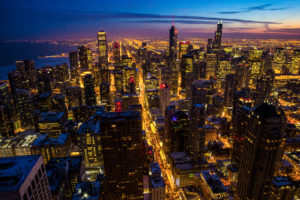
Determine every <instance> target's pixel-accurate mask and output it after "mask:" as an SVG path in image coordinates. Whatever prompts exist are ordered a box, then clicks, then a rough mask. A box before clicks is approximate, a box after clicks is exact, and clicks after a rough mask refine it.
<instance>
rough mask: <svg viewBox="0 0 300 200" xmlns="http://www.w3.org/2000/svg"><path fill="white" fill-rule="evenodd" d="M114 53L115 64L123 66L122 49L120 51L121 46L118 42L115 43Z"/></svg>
mask: <svg viewBox="0 0 300 200" xmlns="http://www.w3.org/2000/svg"><path fill="white" fill-rule="evenodd" d="M113 53H114V61H115V64H116V65H120V64H121V49H120V44H119V43H118V42H114V45H113Z"/></svg>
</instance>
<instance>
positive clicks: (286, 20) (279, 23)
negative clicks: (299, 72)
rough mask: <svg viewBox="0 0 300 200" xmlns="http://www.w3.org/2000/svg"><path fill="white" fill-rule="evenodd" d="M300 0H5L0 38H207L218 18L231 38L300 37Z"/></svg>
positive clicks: (0, 6) (1, 6) (0, 3)
mask: <svg viewBox="0 0 300 200" xmlns="http://www.w3.org/2000/svg"><path fill="white" fill-rule="evenodd" d="M299 10H300V1H299V0H285V1H282V0H280V1H279V0H273V1H271V0H252V1H251V2H250V1H248V0H247V1H246V0H239V1H236V0H223V1H220V0H218V1H217V0H188V1H183V0H181V1H179V0H173V1H166V0H151V1H149V0H139V1H137V0H130V1H128V0H127V1H125V0H120V1H114V0H112V1H103V0H100V1H99V0H88V1H86V0H85V1H84V0H51V1H49V0H8V1H0V26H1V32H0V41H5V40H47V39H53V40H65V39H81V38H94V37H95V35H96V32H97V31H98V30H106V31H107V32H108V35H109V36H110V37H146V38H147V37H149V38H150V37H162V38H164V37H165V38H167V37H168V29H169V27H170V25H171V24H172V21H173V18H174V17H175V24H176V26H177V28H178V30H179V36H180V37H182V38H187V37H203V38H205V37H207V36H208V35H211V34H213V31H214V30H215V28H216V25H215V24H216V23H217V21H218V19H219V18H222V19H223V22H224V36H225V37H228V38H291V39H300V12H299Z"/></svg>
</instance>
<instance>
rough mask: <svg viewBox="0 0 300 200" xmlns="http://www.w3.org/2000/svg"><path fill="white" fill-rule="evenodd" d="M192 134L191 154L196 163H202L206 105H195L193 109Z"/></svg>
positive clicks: (190, 136) (190, 142)
mask: <svg viewBox="0 0 300 200" xmlns="http://www.w3.org/2000/svg"><path fill="white" fill-rule="evenodd" d="M190 116H191V122H190V127H191V132H190V135H189V152H190V155H191V158H192V160H193V162H194V163H201V162H202V161H203V158H204V145H205V131H204V129H203V127H204V125H205V117H206V113H205V105H204V104H194V105H192V108H191V113H190Z"/></svg>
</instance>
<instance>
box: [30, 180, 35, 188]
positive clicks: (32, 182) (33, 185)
mask: <svg viewBox="0 0 300 200" xmlns="http://www.w3.org/2000/svg"><path fill="white" fill-rule="evenodd" d="M31 187H32V189H33V190H34V189H35V183H34V180H32V181H31Z"/></svg>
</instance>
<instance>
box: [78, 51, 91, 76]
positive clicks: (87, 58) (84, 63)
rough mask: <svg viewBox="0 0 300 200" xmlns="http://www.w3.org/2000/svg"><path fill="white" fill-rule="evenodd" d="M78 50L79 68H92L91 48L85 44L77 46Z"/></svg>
mask: <svg viewBox="0 0 300 200" xmlns="http://www.w3.org/2000/svg"><path fill="white" fill-rule="evenodd" d="M78 52H79V61H80V69H82V70H84V71H86V70H92V67H93V59H92V50H91V49H90V48H88V47H85V46H80V47H78Z"/></svg>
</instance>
